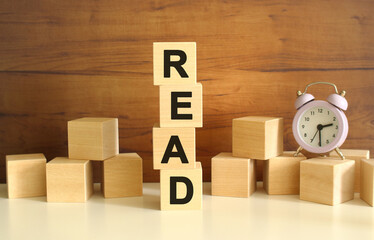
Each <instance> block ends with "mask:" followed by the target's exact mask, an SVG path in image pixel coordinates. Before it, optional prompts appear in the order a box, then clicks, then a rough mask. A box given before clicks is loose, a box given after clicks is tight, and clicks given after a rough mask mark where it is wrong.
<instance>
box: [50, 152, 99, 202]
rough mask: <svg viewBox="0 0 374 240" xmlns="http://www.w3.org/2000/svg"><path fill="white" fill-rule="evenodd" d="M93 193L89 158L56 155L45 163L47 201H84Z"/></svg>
mask: <svg viewBox="0 0 374 240" xmlns="http://www.w3.org/2000/svg"><path fill="white" fill-rule="evenodd" d="M92 193H93V179H92V165H91V162H90V161H89V160H75V159H68V158H65V157H57V158H55V159H53V160H52V161H50V162H48V163H47V201H48V202H86V201H87V200H88V199H89V198H90V196H91V195H92Z"/></svg>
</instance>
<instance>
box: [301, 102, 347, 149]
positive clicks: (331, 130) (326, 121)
mask: <svg viewBox="0 0 374 240" xmlns="http://www.w3.org/2000/svg"><path fill="white" fill-rule="evenodd" d="M339 127H341V126H339V122H338V119H337V116H336V115H335V114H334V112H333V111H331V109H329V108H327V107H324V106H315V107H311V108H309V109H307V110H306V111H305V112H304V113H303V114H302V115H301V117H300V120H299V123H298V134H299V137H300V138H301V139H302V141H304V143H305V144H307V145H309V146H310V147H313V148H321V147H324V146H327V145H329V144H331V143H332V142H333V141H334V140H335V139H336V138H337V136H338V133H339Z"/></svg>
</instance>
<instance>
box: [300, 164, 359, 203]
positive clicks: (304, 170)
mask: <svg viewBox="0 0 374 240" xmlns="http://www.w3.org/2000/svg"><path fill="white" fill-rule="evenodd" d="M354 173H355V161H353V160H339V159H338V158H336V159H331V158H312V159H308V160H304V161H301V163H300V199H301V200H306V201H311V202H316V203H322V204H327V205H336V204H339V203H343V202H346V201H349V200H352V199H353V197H354V177H355V176H354Z"/></svg>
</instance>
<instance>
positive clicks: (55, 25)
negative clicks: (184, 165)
mask: <svg viewBox="0 0 374 240" xmlns="http://www.w3.org/2000/svg"><path fill="white" fill-rule="evenodd" d="M373 13H374V1H370V0H367V1H356V0H342V1H340V0H336V1H329V0H316V1H307V0H305V1H304V0H302V1H300V0H299V1H297V0H295V1H274V0H264V1H254V0H253V1H248V0H241V1H234V0H233V1H217V0H212V1H192V0H188V1H171V0H162V1H129V0H126V1H123V0H108V1H95V0H80V1H75V0H65V1H49V0H17V1H9V0H8V1H0V181H1V182H5V160H4V158H5V155H6V154H15V153H34V152H43V153H45V154H46V156H47V157H48V159H51V158H53V157H55V156H66V155H67V131H66V126H67V121H68V120H71V119H75V118H79V117H83V116H105V117H118V118H119V125H120V151H121V152H132V151H135V152H138V153H139V154H140V155H141V156H142V157H143V159H144V180H145V181H158V179H159V176H158V172H157V171H153V170H152V135H151V130H152V126H153V124H154V123H155V122H157V121H158V117H159V116H158V102H159V99H158V98H159V96H158V87H156V86H153V75H152V43H153V42H157V41H196V42H197V54H198V55H197V57H198V61H197V62H198V65H197V71H198V72H197V76H198V80H199V81H200V82H201V83H202V84H203V93H204V104H203V106H204V128H202V129H198V130H197V155H198V156H197V159H198V160H199V161H202V164H203V167H204V180H206V181H207V180H210V158H211V157H212V156H214V155H215V154H217V153H219V152H222V151H230V150H231V120H232V118H236V117H241V116H245V115H267V116H281V117H284V118H285V148H286V149H288V150H291V149H295V148H296V147H297V146H296V142H295V140H294V139H293V136H292V132H291V128H290V124H291V121H292V118H293V116H294V114H295V109H294V107H293V104H294V101H295V92H296V91H297V90H299V89H300V90H301V89H303V88H304V86H305V85H306V84H307V83H309V82H312V81H331V82H334V83H336V84H337V85H338V87H339V88H340V89H345V90H346V91H347V96H346V97H347V99H348V101H349V104H350V105H349V109H348V111H347V116H348V119H349V122H350V132H349V136H348V139H347V141H346V143H345V144H344V147H347V148H348V147H349V148H360V149H370V150H371V151H372V152H374V94H373V92H374V44H373V42H374V18H373V16H374V14H373ZM311 90H312V92H313V93H315V95H316V96H317V97H319V98H322V99H323V98H325V97H327V95H328V94H329V93H331V92H332V89H330V88H328V87H314V88H312V89H311ZM96 167H97V168H96V172H95V174H96V178H98V177H99V166H96Z"/></svg>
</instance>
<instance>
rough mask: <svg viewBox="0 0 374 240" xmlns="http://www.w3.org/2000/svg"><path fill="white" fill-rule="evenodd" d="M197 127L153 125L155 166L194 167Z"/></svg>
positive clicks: (158, 167)
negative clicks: (162, 126) (161, 126)
mask: <svg viewBox="0 0 374 240" xmlns="http://www.w3.org/2000/svg"><path fill="white" fill-rule="evenodd" d="M195 149H196V147H195V128H160V127H159V126H158V125H155V126H154V127H153V168H154V169H175V168H194V167H195V162H196V151H195Z"/></svg>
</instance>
